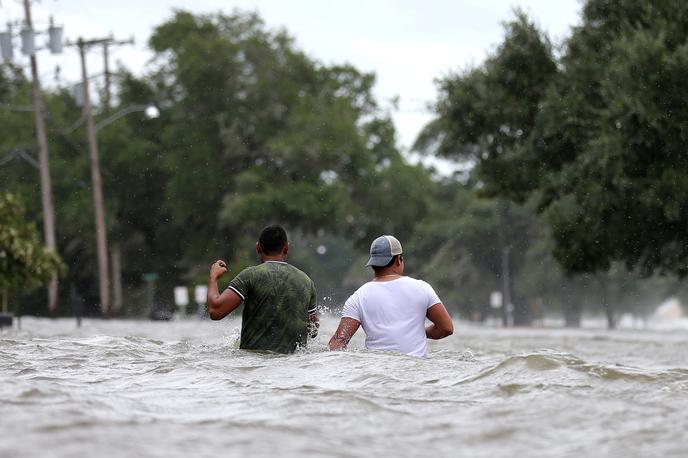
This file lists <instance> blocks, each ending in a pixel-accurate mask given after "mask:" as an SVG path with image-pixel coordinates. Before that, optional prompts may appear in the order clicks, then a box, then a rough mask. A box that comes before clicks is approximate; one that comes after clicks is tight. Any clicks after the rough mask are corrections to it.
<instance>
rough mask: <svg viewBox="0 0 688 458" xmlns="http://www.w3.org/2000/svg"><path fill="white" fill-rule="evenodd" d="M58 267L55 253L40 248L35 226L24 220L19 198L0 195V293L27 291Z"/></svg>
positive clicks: (47, 280)
mask: <svg viewBox="0 0 688 458" xmlns="http://www.w3.org/2000/svg"><path fill="white" fill-rule="evenodd" d="M59 267H61V264H60V260H59V258H58V256H57V254H56V253H54V252H52V251H48V250H46V249H45V247H43V244H42V242H41V239H40V236H39V234H38V231H37V230H36V227H35V226H34V225H33V224H31V223H28V222H27V221H26V219H25V213H24V208H23V207H22V205H21V203H20V202H19V199H18V198H17V197H16V196H14V195H12V194H9V193H2V194H0V292H2V293H3V296H4V297H7V295H8V293H9V291H12V290H16V289H20V288H21V290H22V292H26V291H30V290H31V289H34V288H36V287H39V286H41V285H45V284H47V283H48V282H49V281H50V278H51V276H52V273H53V272H54V271H55V269H58V268H59Z"/></svg>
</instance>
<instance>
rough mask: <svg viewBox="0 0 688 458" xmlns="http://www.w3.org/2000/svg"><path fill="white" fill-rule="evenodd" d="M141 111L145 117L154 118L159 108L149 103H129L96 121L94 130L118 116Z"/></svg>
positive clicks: (116, 118)
mask: <svg viewBox="0 0 688 458" xmlns="http://www.w3.org/2000/svg"><path fill="white" fill-rule="evenodd" d="M141 111H143V112H144V114H145V115H146V118H148V119H155V118H158V117H159V116H160V110H158V107H156V106H155V105H153V104H150V105H130V106H128V107H124V108H122V109H121V110H119V111H117V112H115V113H113V114H111V115H110V116H108V117H107V118H105V119H103V120H102V121H100V122H98V123H97V124H96V126H95V128H96V132H98V131H99V130H100V129H102V128H103V127H105V126H107V125H109V124H111V123H113V122H115V121H117V120H118V119H119V118H123V117H124V116H126V115H128V114H131V113H136V112H141Z"/></svg>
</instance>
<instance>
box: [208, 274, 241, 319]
mask: <svg viewBox="0 0 688 458" xmlns="http://www.w3.org/2000/svg"><path fill="white" fill-rule="evenodd" d="M225 272H227V264H226V263H225V262H224V261H216V262H215V263H214V264H213V265H212V266H210V276H209V277H208V296H207V298H206V300H207V302H208V314H209V315H210V319H212V320H221V319H222V318H224V317H226V316H227V315H229V314H230V313H232V312H233V311H234V310H235V309H236V308H237V307H239V305H241V303H242V302H243V301H244V300H243V299H242V297H241V296H239V295H238V294H237V293H236V292H235V291H234V290H231V289H226V290H224V291H223V292H222V294H220V292H219V290H218V287H217V280H218V279H219V278H220V277H221V276H223V275H224V274H225Z"/></svg>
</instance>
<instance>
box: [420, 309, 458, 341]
mask: <svg viewBox="0 0 688 458" xmlns="http://www.w3.org/2000/svg"><path fill="white" fill-rule="evenodd" d="M426 316H427V317H428V320H430V321H432V324H431V325H430V326H428V327H427V328H425V335H426V336H427V337H428V339H435V340H437V339H442V338H444V337H447V336H450V335H452V334H453V333H454V323H452V319H451V317H450V316H449V312H447V309H446V308H445V307H444V305H443V304H442V303H441V302H438V303H437V304H435V305H433V306H432V307H430V308H429V309H428V312H427V314H426Z"/></svg>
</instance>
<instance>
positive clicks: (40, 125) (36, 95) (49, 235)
mask: <svg viewBox="0 0 688 458" xmlns="http://www.w3.org/2000/svg"><path fill="white" fill-rule="evenodd" d="M24 21H25V22H26V27H27V28H29V29H30V30H32V29H33V22H32V19H31V4H30V2H29V0H24ZM29 59H30V60H31V79H32V80H33V104H34V113H35V120H36V139H37V141H38V162H39V168H40V176H41V204H42V207H43V235H44V237H45V246H46V248H48V249H49V250H52V251H54V252H57V248H56V246H57V244H56V242H55V216H54V215H55V213H54V210H53V194H52V183H51V180H50V163H49V160H48V139H47V136H46V132H45V119H44V118H43V112H44V107H43V98H42V96H41V83H40V80H39V79H38V63H37V61H36V55H35V54H32V55H30V56H29ZM57 289H58V277H57V271H53V274H52V277H51V279H50V284H49V285H48V310H50V313H51V314H53V315H54V314H55V313H56V312H57Z"/></svg>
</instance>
